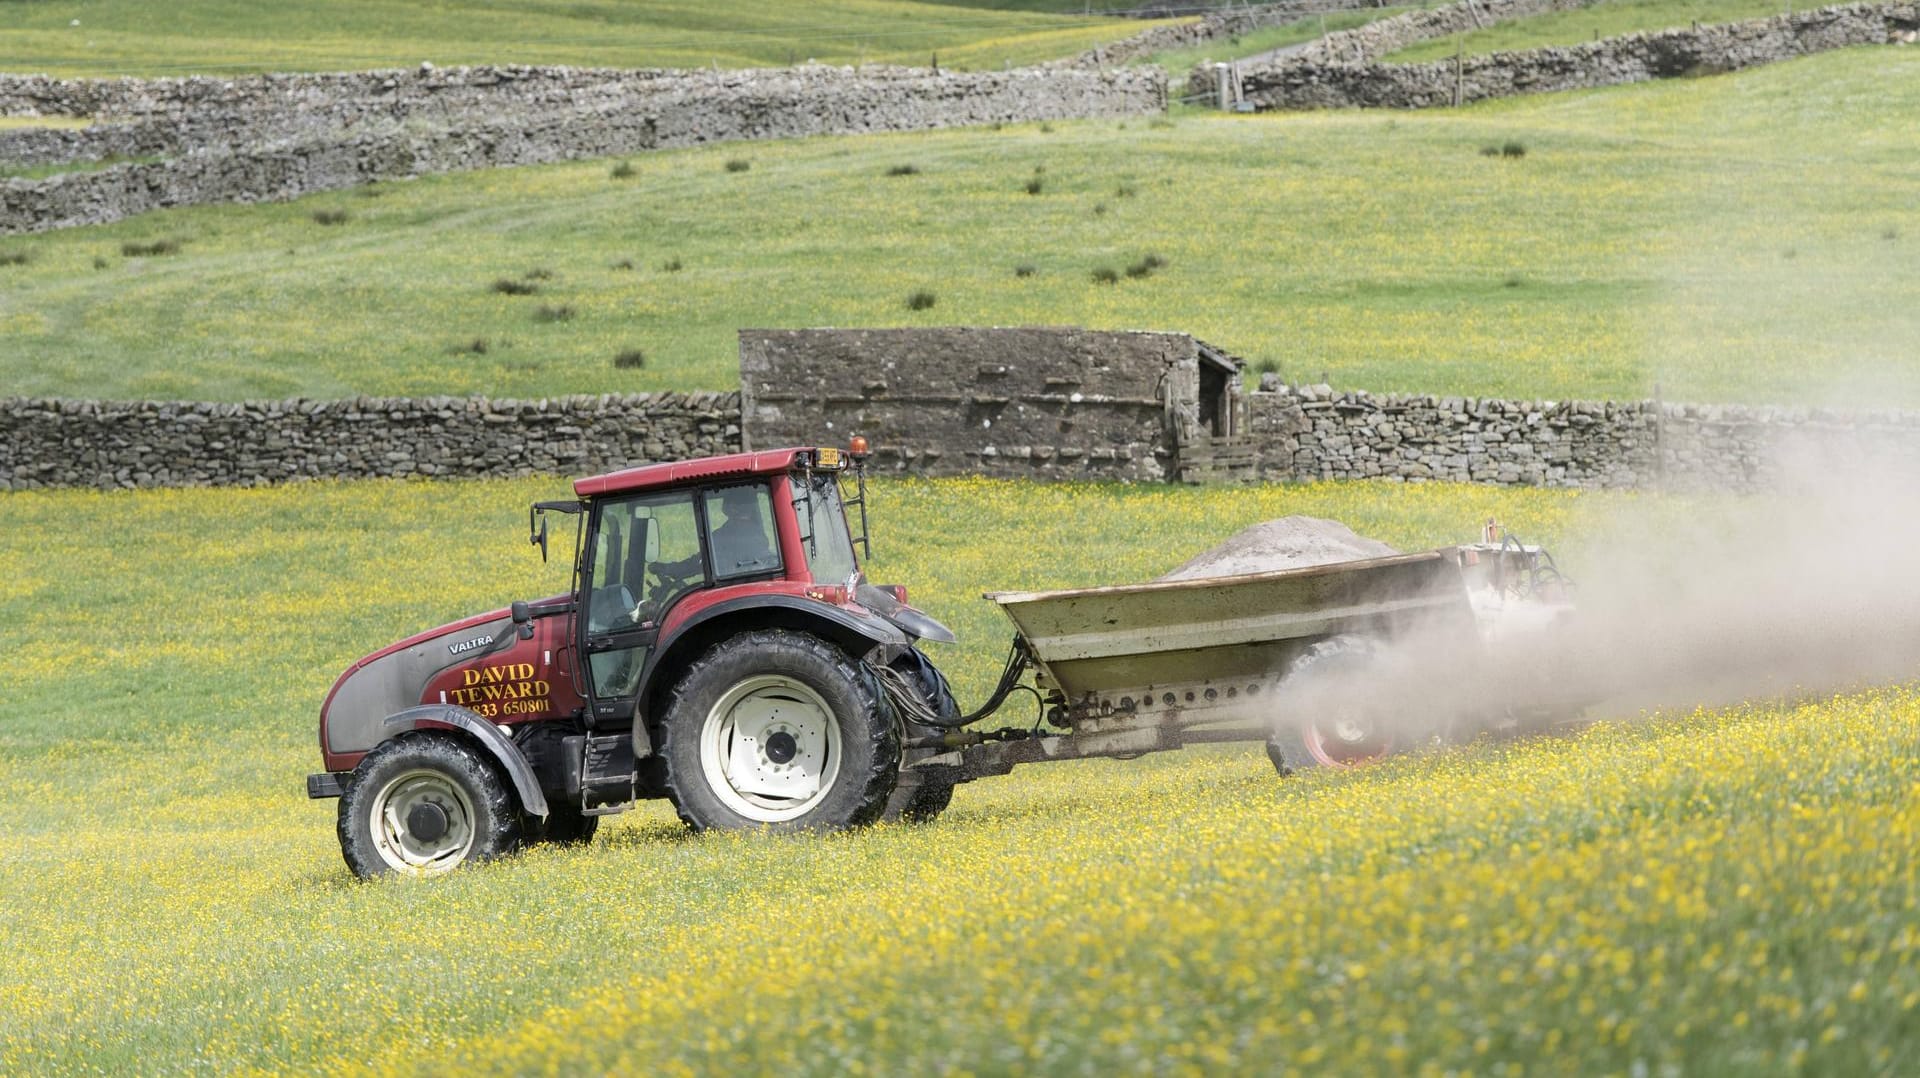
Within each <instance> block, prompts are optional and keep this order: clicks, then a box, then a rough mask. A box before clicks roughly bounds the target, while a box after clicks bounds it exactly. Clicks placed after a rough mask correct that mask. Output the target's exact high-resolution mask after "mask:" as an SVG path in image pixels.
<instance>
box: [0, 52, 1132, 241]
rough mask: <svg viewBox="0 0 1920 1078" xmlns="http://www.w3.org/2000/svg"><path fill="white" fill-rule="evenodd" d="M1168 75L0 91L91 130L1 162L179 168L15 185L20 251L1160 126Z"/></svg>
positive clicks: (375, 76) (526, 73)
mask: <svg viewBox="0 0 1920 1078" xmlns="http://www.w3.org/2000/svg"><path fill="white" fill-rule="evenodd" d="M1165 106H1166V77H1165V74H1164V73H1163V72H1160V71H1159V70H1157V69H1148V68H1127V69H1119V70H1096V69H1082V68H1067V67H1060V68H1023V69H1019V70H1015V71H1007V72H991V73H975V74H963V73H949V72H934V71H926V70H918V69H907V68H861V69H853V68H835V67H823V66H815V65H808V66H803V67H797V68H785V69H777V70H746V71H714V72H705V71H614V70H582V69H573V68H530V67H529V68H454V69H445V70H443V69H439V68H434V67H431V66H424V65H423V66H422V67H421V68H419V69H416V70H412V71H376V72H358V73H350V74H335V75H259V76H249V77H245V78H233V79H214V78H184V79H106V80H60V79H49V78H44V77H40V76H10V75H0V115H40V116H91V117H93V118H94V119H95V121H96V123H95V124H94V125H93V126H91V127H88V128H83V129H77V130H48V129H32V128H29V129H17V130H13V131H6V132H0V162H14V163H18V164H33V165H44V164H58V163H73V162H98V161H102V160H104V159H106V158H108V157H109V156H112V155H119V156H130V157H140V156H162V157H164V158H166V159H165V160H162V161H159V162H152V163H137V164H120V165H113V166H110V167H106V168H102V169H97V170H93V171H76V172H71V173H66V174H62V175H58V176H54V177H50V178H48V179H44V180H37V181H27V180H17V179H16V180H9V181H5V182H4V183H0V234H4V233H10V232H11V233H18V232H33V231H42V230H45V229H48V228H59V227H65V226H69V225H77V224H91V223H99V222H105V221H111V220H116V219H118V218H121V217H125V216H129V215H131V214H135V213H141V212H144V211H146V210H150V209H156V208H160V207H164V206H179V205H195V204H201V203H210V202H253V201H262V200H269V199H283V198H293V197H297V196H299V195H303V194H308V193H311V192H314V191H322V190H328V189H333V188H338V187H344V186H351V185H355V184H360V183H365V182H368V181H370V180H376V179H398V178H403V177H408V176H416V175H423V174H427V173H432V172H444V171H450V170H456V169H470V168H487V167H494V166H499V165H520V164H536V163H544V162H551V161H562V160H570V159H577V158H585V157H601V156H608V155H613V154H621V153H632V152H639V151H644V150H650V149H655V148H662V147H673V146H690V145H697V144H700V143H706V142H719V141H731V140H739V139H764V138H789V137H795V136H802V135H818V134H849V133H864V132H873V131H902V130H918V129H925V128H937V127H949V126H960V125H969V124H986V123H998V122H1020V121H1028V120H1052V119H1070V118H1079V117H1100V116H1127V115H1136V114H1140V113H1149V112H1159V111H1162V110H1163V109H1164V108H1165Z"/></svg>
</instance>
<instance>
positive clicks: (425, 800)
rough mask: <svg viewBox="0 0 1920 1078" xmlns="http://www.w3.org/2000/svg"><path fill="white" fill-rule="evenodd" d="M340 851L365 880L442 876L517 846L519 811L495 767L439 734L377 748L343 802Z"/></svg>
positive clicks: (403, 739)
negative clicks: (382, 876)
mask: <svg viewBox="0 0 1920 1078" xmlns="http://www.w3.org/2000/svg"><path fill="white" fill-rule="evenodd" d="M339 831H340V852H341V853H342V854H343V855H344V856H345V857H346V861H347V867H348V868H351V869H352V870H353V873H354V875H356V876H359V877H360V878H362V879H370V878H372V877H374V876H380V875H385V874H387V873H397V874H399V875H404V876H437V875H440V874H441V873H443V872H451V871H453V870H454V869H456V868H458V867H460V866H461V865H463V864H466V863H467V862H469V861H485V860H487V859H489V858H493V857H498V856H500V855H501V854H503V853H506V852H508V851H510V850H512V849H513V847H514V846H515V845H516V844H517V843H518V841H519V839H520V814H519V812H518V810H517V807H516V806H515V804H514V801H513V795H512V794H511V793H509V792H508V790H507V786H506V783H504V782H502V781H501V779H500V775H499V774H498V773H497V772H496V771H495V770H494V768H493V765H492V764H491V763H490V762H489V761H487V760H486V759H485V758H484V757H482V756H481V755H480V754H479V753H477V752H475V751H474V750H473V749H472V748H470V747H468V746H467V745H465V744H463V743H461V742H459V741H457V740H455V739H454V738H451V737H447V736H444V735H440V734H432V733H427V734H413V735H410V736H406V737H399V738H395V739H394V740H392V741H388V742H385V743H383V744H381V745H379V746H378V747H376V748H375V749H374V750H373V751H372V752H369V753H367V755H366V757H365V758H364V759H362V760H361V761H360V766H359V767H356V768H354V769H353V777H352V779H351V780H350V781H349V782H348V784H347V789H346V793H345V794H343V795H342V796H341V798H340V821H339Z"/></svg>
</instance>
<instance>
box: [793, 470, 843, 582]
mask: <svg viewBox="0 0 1920 1078" xmlns="http://www.w3.org/2000/svg"><path fill="white" fill-rule="evenodd" d="M789 482H790V483H791V485H792V492H793V510H794V513H795V515H797V516H798V517H799V518H800V540H801V541H800V546H801V548H802V549H804V550H805V551H806V553H807V570H808V571H809V572H810V573H811V574H812V575H813V579H814V581H815V582H816V583H820V584H845V583H847V582H848V581H850V580H852V579H853V576H854V574H855V573H858V572H859V571H860V565H859V563H858V562H856V561H854V560H853V536H852V534H851V533H850V532H848V531H847V510H846V507H845V506H844V505H842V504H841V502H840V481H839V480H838V479H837V478H836V477H835V476H834V474H833V473H832V472H814V473H812V475H811V476H806V475H796V476H794V477H793V478H792V479H791V480H790V481H789Z"/></svg>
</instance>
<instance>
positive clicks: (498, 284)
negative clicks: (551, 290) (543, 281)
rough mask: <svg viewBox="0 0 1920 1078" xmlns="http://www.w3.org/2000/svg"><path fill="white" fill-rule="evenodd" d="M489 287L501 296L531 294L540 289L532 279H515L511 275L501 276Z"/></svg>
mask: <svg viewBox="0 0 1920 1078" xmlns="http://www.w3.org/2000/svg"><path fill="white" fill-rule="evenodd" d="M490 287H492V289H493V290H494V291H495V292H498V293H500V294H501V295H503V296H531V295H533V294H534V293H535V292H538V291H540V286H539V285H537V284H534V283H533V282H532V281H516V280H514V279H513V278H511V277H501V278H499V279H498V280H496V281H494V282H493V284H492V285H491V286H490Z"/></svg>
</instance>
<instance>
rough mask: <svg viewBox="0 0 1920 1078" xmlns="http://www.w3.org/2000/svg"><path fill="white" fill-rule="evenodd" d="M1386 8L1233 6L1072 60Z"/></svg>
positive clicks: (1155, 12)
mask: <svg viewBox="0 0 1920 1078" xmlns="http://www.w3.org/2000/svg"><path fill="white" fill-rule="evenodd" d="M1384 6H1386V5H1385V0H1292V2H1290V3H1279V4H1249V5H1246V6H1244V7H1236V6H1231V5H1229V6H1227V7H1226V8H1224V9H1223V10H1217V11H1210V12H1207V13H1206V14H1204V15H1202V16H1200V17H1199V18H1197V19H1188V20H1186V21H1184V22H1179V23H1174V24H1172V25H1168V26H1155V27H1153V28H1151V29H1148V30H1142V31H1141V32H1140V33H1137V34H1135V35H1133V36H1132V37H1129V38H1124V39H1122V40H1120V41H1114V42H1109V43H1108V44H1105V45H1101V46H1098V47H1097V48H1092V49H1088V50H1087V51H1086V52H1083V53H1081V54H1080V55H1079V56H1076V57H1074V58H1073V59H1072V60H1070V61H1067V62H1068V63H1070V64H1073V65H1077V66H1089V65H1092V66H1098V65H1101V64H1117V63H1125V62H1127V61H1129V60H1135V59H1139V58H1140V57H1143V56H1152V55H1153V54H1154V53H1157V52H1165V51H1167V50H1169V49H1185V48H1191V47H1193V46H1195V45H1204V44H1208V43H1210V42H1214V41H1223V40H1226V39H1228V38H1232V37H1234V36H1236V35H1239V34H1245V33H1249V32H1251V31H1254V30H1260V29H1264V28H1266V27H1269V26H1285V25H1287V24H1289V23H1295V22H1299V21H1300V20H1301V19H1306V18H1311V17H1312V16H1314V15H1319V14H1331V13H1333V12H1336V11H1358V10H1361V9H1363V8H1376V7H1384ZM1192 13H1193V5H1192V4H1174V5H1149V6H1148V7H1145V8H1141V9H1138V10H1136V11H1133V12H1130V13H1129V14H1131V15H1132V16H1133V17H1135V18H1142V19H1176V18H1181V17H1182V16H1186V15H1191V14H1192Z"/></svg>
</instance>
